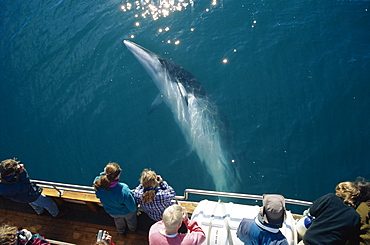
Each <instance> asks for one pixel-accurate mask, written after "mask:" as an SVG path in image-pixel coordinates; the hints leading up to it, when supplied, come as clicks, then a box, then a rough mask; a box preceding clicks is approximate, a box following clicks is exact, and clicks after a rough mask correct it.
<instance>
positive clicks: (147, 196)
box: [134, 169, 176, 221]
mask: <svg viewBox="0 0 370 245" xmlns="http://www.w3.org/2000/svg"><path fill="white" fill-rule="evenodd" d="M175 195H176V193H175V191H174V189H173V188H172V187H171V186H169V185H168V184H167V182H166V181H164V180H163V179H162V177H161V176H160V175H157V174H156V173H155V172H154V171H152V170H149V169H144V170H143V172H142V173H141V178H140V185H139V186H137V187H136V188H135V190H134V197H135V200H136V202H137V204H139V205H140V207H141V208H142V209H143V210H144V212H145V213H146V214H147V215H148V216H149V217H150V218H151V219H153V220H154V221H160V220H161V219H162V214H163V211H164V210H165V209H166V208H167V207H169V206H171V204H172V200H173V199H174V197H175Z"/></svg>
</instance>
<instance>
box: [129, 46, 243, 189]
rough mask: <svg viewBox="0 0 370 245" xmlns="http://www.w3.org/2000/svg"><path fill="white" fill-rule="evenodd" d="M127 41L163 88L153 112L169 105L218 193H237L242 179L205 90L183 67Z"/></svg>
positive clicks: (218, 118)
mask: <svg viewBox="0 0 370 245" xmlns="http://www.w3.org/2000/svg"><path fill="white" fill-rule="evenodd" d="M123 42H124V44H125V45H126V47H127V48H128V50H130V51H131V53H132V54H133V55H134V56H135V57H136V59H137V60H138V61H139V62H140V63H141V65H142V66H143V67H144V68H145V70H146V71H147V73H148V74H149V75H150V76H151V78H152V79H153V81H154V83H155V85H156V86H157V88H158V89H159V94H158V96H157V97H156V98H155V100H154V102H153V103H152V106H151V111H152V110H154V109H155V108H156V107H157V106H159V105H160V104H161V103H162V102H165V104H167V106H168V107H169V108H170V110H171V111H172V113H173V115H174V118H175V120H176V122H177V124H178V125H179V127H180V129H181V131H182V133H183V135H184V137H185V139H186V142H187V143H188V144H189V145H190V147H191V149H192V150H194V151H195V152H196V153H197V155H198V157H199V158H200V161H201V162H202V163H203V164H205V166H206V169H207V170H208V172H209V174H210V175H211V176H212V178H213V181H214V184H215V188H216V190H218V191H236V190H237V186H238V185H239V178H238V177H237V176H238V174H237V173H236V172H235V168H234V166H233V162H234V161H233V159H232V158H231V157H230V154H229V152H228V150H227V147H226V144H225V142H226V141H225V136H226V133H227V130H226V128H225V125H224V123H223V122H222V120H220V115H219V110H218V108H217V106H216V105H215V104H214V103H212V102H211V101H210V99H209V96H208V95H207V93H206V90H205V89H204V87H203V86H202V85H201V84H200V83H199V82H198V81H197V80H196V78H195V77H194V76H193V75H192V74H190V73H189V72H188V71H186V70H185V69H184V68H182V67H181V66H180V65H178V64H176V63H174V62H172V61H170V60H168V59H166V58H163V57H160V56H159V55H157V54H155V53H153V52H151V51H149V50H147V49H145V48H143V47H141V46H140V45H138V44H136V43H133V42H131V41H128V40H124V41H123Z"/></svg>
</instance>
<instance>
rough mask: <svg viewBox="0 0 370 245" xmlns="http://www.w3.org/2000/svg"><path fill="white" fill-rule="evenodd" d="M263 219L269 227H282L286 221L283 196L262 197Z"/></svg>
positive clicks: (266, 195)
mask: <svg viewBox="0 0 370 245" xmlns="http://www.w3.org/2000/svg"><path fill="white" fill-rule="evenodd" d="M262 203H263V219H262V221H263V222H265V223H266V224H268V225H271V226H276V227H279V228H280V227H282V225H283V222H284V220H285V199H284V197H283V196H282V195H276V194H265V195H263V197H262Z"/></svg>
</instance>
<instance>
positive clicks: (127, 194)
mask: <svg viewBox="0 0 370 245" xmlns="http://www.w3.org/2000/svg"><path fill="white" fill-rule="evenodd" d="M122 195H123V196H124V203H123V204H124V205H125V206H126V207H127V209H128V210H130V212H134V211H136V210H137V204H136V202H135V199H134V196H133V194H132V192H131V190H130V189H129V188H128V186H127V185H126V187H125V188H122Z"/></svg>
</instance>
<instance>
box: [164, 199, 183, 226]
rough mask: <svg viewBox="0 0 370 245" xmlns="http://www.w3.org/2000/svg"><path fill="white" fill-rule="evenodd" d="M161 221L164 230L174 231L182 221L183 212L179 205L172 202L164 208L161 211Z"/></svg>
mask: <svg viewBox="0 0 370 245" xmlns="http://www.w3.org/2000/svg"><path fill="white" fill-rule="evenodd" d="M162 217H163V218H162V219H163V223H164V226H165V227H166V231H167V232H170V233H175V232H176V231H177V229H178V228H179V226H180V225H181V223H182V219H183V212H182V207H181V206H180V205H177V204H174V205H172V206H169V207H168V208H166V209H165V210H164V212H163V216H162Z"/></svg>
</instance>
